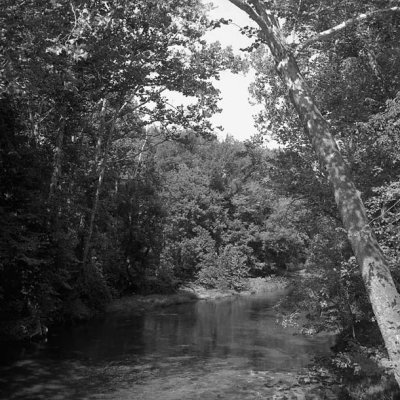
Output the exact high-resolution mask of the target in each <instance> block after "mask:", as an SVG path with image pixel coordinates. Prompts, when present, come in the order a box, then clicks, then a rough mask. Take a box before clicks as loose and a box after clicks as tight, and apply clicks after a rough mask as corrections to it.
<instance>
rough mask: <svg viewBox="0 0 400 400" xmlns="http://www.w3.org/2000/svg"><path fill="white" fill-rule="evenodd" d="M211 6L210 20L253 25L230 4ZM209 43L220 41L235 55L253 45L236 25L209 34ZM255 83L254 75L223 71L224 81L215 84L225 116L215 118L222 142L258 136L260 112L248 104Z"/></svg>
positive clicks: (225, 1)
mask: <svg viewBox="0 0 400 400" xmlns="http://www.w3.org/2000/svg"><path fill="white" fill-rule="evenodd" d="M205 1H207V0H205ZM207 2H209V1H207ZM212 4H213V6H214V9H213V10H212V11H211V13H210V18H212V19H219V18H225V19H231V20H232V21H233V22H234V23H235V24H237V25H239V26H246V25H253V23H252V22H251V21H250V19H249V17H248V16H247V14H245V13H244V12H243V11H241V10H240V9H239V8H237V7H236V6H234V5H233V4H232V3H230V2H229V1H228V0H214V1H213V2H212ZM206 39H207V40H208V41H210V42H215V41H219V42H220V43H221V44H222V46H232V49H233V51H234V52H235V53H238V54H240V53H242V52H240V48H244V47H247V46H249V44H250V43H251V42H250V40H249V39H248V38H246V37H245V36H243V35H242V34H241V33H240V32H239V28H238V27H237V26H235V25H222V27H221V28H217V29H214V30H213V31H211V32H208V33H207V34H206ZM242 54H243V53H242ZM252 79H253V75H252V73H251V72H250V73H248V74H247V76H245V75H244V74H232V73H231V72H229V71H224V72H222V73H221V79H220V80H219V81H216V82H215V86H216V87H217V88H218V89H219V90H220V91H221V97H222V100H221V101H220V103H219V106H220V108H222V112H221V113H220V114H217V115H215V116H214V117H213V118H212V121H213V123H214V124H215V125H216V126H219V125H220V126H222V127H223V128H224V131H223V132H222V133H221V134H219V137H220V138H221V139H223V138H225V136H226V135H227V134H230V135H232V136H233V137H235V138H236V139H238V140H245V139H248V138H250V136H252V135H254V134H255V133H257V131H256V128H255V127H254V121H253V117H252V116H253V115H254V114H255V113H256V111H257V109H256V107H252V106H251V105H250V103H249V96H250V95H249V91H248V87H249V85H250V83H251V81H252Z"/></svg>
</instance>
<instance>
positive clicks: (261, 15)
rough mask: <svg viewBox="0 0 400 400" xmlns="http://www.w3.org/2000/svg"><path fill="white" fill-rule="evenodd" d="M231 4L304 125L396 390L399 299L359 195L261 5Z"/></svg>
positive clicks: (274, 24) (399, 354) (278, 32)
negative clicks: (261, 46)
mask: <svg viewBox="0 0 400 400" xmlns="http://www.w3.org/2000/svg"><path fill="white" fill-rule="evenodd" d="M230 1H231V3H233V4H235V5H236V6H238V7H239V8H240V9H242V10H243V11H245V12H246V13H247V14H248V15H249V16H250V17H251V18H252V19H253V20H254V21H255V22H256V23H257V24H258V25H259V27H260V28H261V36H262V39H263V40H264V42H265V43H266V44H267V46H268V47H269V49H270V51H271V54H272V57H273V58H274V61H275V65H276V70H277V72H278V74H279V76H280V77H281V79H282V80H283V81H284V83H285V85H286V87H287V89H288V91H289V96H290V99H291V102H292V103H293V105H294V107H295V109H296V111H297V113H298V115H299V117H300V119H301V121H302V122H303V124H304V127H305V130H306V132H307V134H308V136H309V139H310V140H311V142H312V145H313V148H314V151H315V152H316V154H317V155H318V158H319V159H320V162H321V163H322V165H324V166H325V167H326V169H327V171H328V173H329V179H330V182H331V184H332V186H333V191H334V196H335V200H336V204H337V206H338V209H339V212H340V215H341V219H342V222H343V225H344V227H345V229H346V231H347V235H348V238H349V241H350V243H351V246H352V249H353V252H354V255H355V257H356V260H357V263H358V265H359V267H360V269H361V274H362V277H363V281H364V284H365V287H366V290H367V293H368V296H369V299H370V302H371V305H372V308H373V311H374V314H375V317H376V320H377V323H378V325H379V329H380V331H381V334H382V337H383V340H384V342H385V346H386V349H387V351H388V354H389V357H390V360H391V363H392V367H393V372H394V375H395V378H396V381H397V383H398V384H399V386H400V296H399V293H398V292H397V290H396V287H395V284H394V281H393V278H392V276H391V273H390V270H389V267H388V264H387V261H386V259H385V257H384V255H383V252H382V250H381V248H380V246H379V244H378V242H377V239H376V237H375V235H374V233H373V231H372V229H371V227H370V225H369V222H368V218H367V215H366V211H365V208H364V205H363V202H362V200H361V197H360V193H359V192H358V191H357V189H356V188H355V186H354V184H353V182H352V179H351V177H350V173H349V171H348V169H347V166H346V164H345V162H344V160H343V158H342V156H341V154H340V152H339V149H338V147H337V145H336V142H335V140H334V138H333V136H332V134H331V131H330V126H329V124H328V122H327V121H326V120H325V119H324V117H323V116H322V114H321V112H320V111H319V109H318V107H317V105H316V103H315V101H314V99H313V97H312V95H311V90H310V89H309V87H308V85H307V83H306V82H305V80H304V78H303V76H302V75H301V73H300V70H299V68H298V65H297V63H296V60H295V58H294V56H293V54H292V53H291V51H290V50H289V48H288V46H287V45H286V43H285V39H284V37H283V35H282V33H281V30H280V28H279V24H278V21H277V19H276V18H275V16H274V15H273V13H272V12H271V11H269V10H266V9H265V8H264V7H265V6H263V4H262V2H261V1H260V0H249V1H248V2H245V0H230ZM250 4H251V5H250Z"/></svg>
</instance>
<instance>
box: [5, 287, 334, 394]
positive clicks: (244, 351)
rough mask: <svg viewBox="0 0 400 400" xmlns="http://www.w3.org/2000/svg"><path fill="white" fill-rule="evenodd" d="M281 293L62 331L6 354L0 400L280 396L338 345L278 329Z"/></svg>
mask: <svg viewBox="0 0 400 400" xmlns="http://www.w3.org/2000/svg"><path fill="white" fill-rule="evenodd" d="M279 296H281V294H279V293H275V294H272V295H263V296H249V297H235V298H229V299H221V300H215V301H199V302H196V303H188V304H181V305H176V306H170V307H167V308H163V309H158V310H154V311H152V312H148V313H147V314H146V315H143V316H139V317H138V316H134V317H133V316H127V315H124V316H122V315H120V316H109V317H107V318H105V319H104V320H101V321H93V322H90V323H89V324H85V325H84V326H79V327H75V328H71V329H68V330H66V331H63V332H61V333H57V334H54V333H53V334H52V335H50V336H49V338H48V341H47V342H46V343H42V344H37V345H36V346H35V347H31V348H29V349H26V351H25V352H24V353H22V354H19V356H18V357H17V358H15V357H14V359H13V360H11V359H9V360H8V361H7V362H6V363H5V362H4V359H5V358H6V355H5V353H3V357H2V359H3V363H2V364H3V365H2V366H1V367H0V385H1V389H0V398H1V399H7V400H13V399H24V400H25V399H26V400H34V399H43V400H44V399H46V400H52V399H54V400H67V399H68V400H70V399H72V400H80V399H82V400H83V399H87V400H89V399H90V400H94V399H109V400H110V399H112V400H116V399H119V400H128V399H129V400H131V399H132V400H133V399H134V400H158V399H159V400H186V399H187V400H191V399H206V400H208V399H230V400H232V399H238V400H239V399H240V400H245V399H261V398H263V399H269V398H277V397H274V396H275V395H274V390H275V389H274V386H275V385H274V383H273V382H277V379H278V382H279V379H280V378H279V377H287V376H290V375H291V374H295V373H298V371H300V370H302V368H305V367H306V366H307V365H308V364H310V363H311V362H312V360H313V358H314V357H315V356H324V355H329V352H330V346H331V345H332V344H333V338H332V337H329V336H325V337H304V336H301V335H295V334H294V332H293V331H291V330H289V329H285V328H283V327H282V326H281V325H279V324H277V323H276V312H275V311H274V309H273V308H272V306H273V305H274V304H275V303H276V301H277V300H278V298H279ZM273 380H275V381H273ZM271 382H272V383H271ZM294 398H296V397H294Z"/></svg>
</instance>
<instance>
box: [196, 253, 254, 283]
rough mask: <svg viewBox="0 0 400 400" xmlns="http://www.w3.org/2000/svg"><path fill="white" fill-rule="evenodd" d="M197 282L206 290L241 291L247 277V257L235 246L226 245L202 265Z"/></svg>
mask: <svg viewBox="0 0 400 400" xmlns="http://www.w3.org/2000/svg"><path fill="white" fill-rule="evenodd" d="M202 264H203V265H202V266H201V269H200V271H199V273H198V274H197V282H198V283H199V284H201V285H203V286H205V287H208V288H217V289H234V290H242V289H244V288H245V286H246V283H247V278H248V276H249V267H248V265H247V256H246V255H245V254H243V252H242V251H241V250H240V249H238V248H237V247H235V246H232V245H227V246H226V247H224V249H223V251H222V252H221V253H220V254H219V255H218V256H215V258H214V257H212V256H211V255H210V257H209V258H208V259H207V260H206V261H205V262H204V263H202Z"/></svg>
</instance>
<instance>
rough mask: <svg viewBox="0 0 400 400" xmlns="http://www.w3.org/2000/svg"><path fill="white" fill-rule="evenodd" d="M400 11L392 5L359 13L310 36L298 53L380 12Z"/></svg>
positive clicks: (399, 8) (301, 45) (299, 47)
mask: <svg viewBox="0 0 400 400" xmlns="http://www.w3.org/2000/svg"><path fill="white" fill-rule="evenodd" d="M399 11H400V7H390V8H383V9H380V10H374V11H370V12H367V13H363V14H360V15H357V16H356V17H354V18H350V19H348V20H346V21H344V22H342V23H341V24H339V25H336V26H334V27H332V28H330V29H327V30H326V31H323V32H320V33H317V34H316V35H314V36H312V37H310V38H309V39H307V40H306V41H305V42H303V43H301V44H300V45H299V46H298V47H297V49H296V53H298V52H299V51H301V50H304V49H305V48H306V47H308V46H309V45H310V44H311V43H315V42H318V41H322V40H327V39H329V38H330V37H332V36H333V35H335V34H336V33H337V32H340V31H341V30H343V29H345V28H347V27H349V26H352V25H355V24H357V23H358V22H361V21H364V20H366V19H369V18H372V17H374V16H376V15H380V14H385V13H389V12H399Z"/></svg>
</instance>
